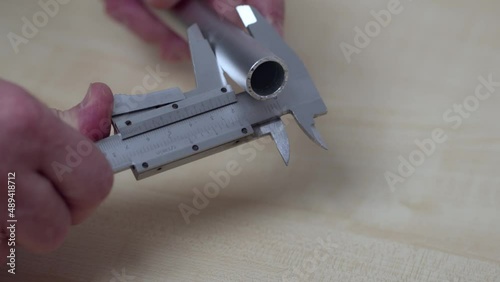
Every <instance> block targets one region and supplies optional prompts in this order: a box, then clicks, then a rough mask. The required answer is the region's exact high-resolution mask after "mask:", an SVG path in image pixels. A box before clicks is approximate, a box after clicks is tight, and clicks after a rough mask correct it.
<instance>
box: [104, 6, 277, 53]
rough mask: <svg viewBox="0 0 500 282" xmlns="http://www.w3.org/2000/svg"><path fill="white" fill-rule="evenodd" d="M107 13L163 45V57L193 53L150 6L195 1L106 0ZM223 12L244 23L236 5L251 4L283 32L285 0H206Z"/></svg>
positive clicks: (146, 39) (229, 17)
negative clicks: (151, 10) (150, 9)
mask: <svg viewBox="0 0 500 282" xmlns="http://www.w3.org/2000/svg"><path fill="white" fill-rule="evenodd" d="M104 1H105V3H106V11H107V13H108V14H109V15H110V16H111V17H113V18H114V19H116V20H117V21H118V22H121V23H122V24H124V25H125V26H127V27H128V28H129V29H130V30H131V31H132V32H134V33H135V34H137V35H138V36H139V37H141V38H142V39H143V40H145V41H147V42H150V43H153V44H157V45H159V46H160V51H161V55H162V58H164V59H165V60H168V61H179V60H182V59H184V58H187V57H188V56H189V49H188V45H187V43H186V42H185V41H184V40H183V39H182V38H181V37H179V36H178V35H176V34H175V33H174V32H173V31H171V30H170V29H169V28H168V27H166V26H165V25H164V24H163V23H161V22H160V21H159V20H158V19H157V18H156V17H155V16H154V15H153V14H152V13H151V12H150V11H149V10H148V8H147V7H146V5H151V6H153V7H155V8H160V9H170V8H172V7H174V6H175V5H177V4H178V3H179V2H181V1H191V0H104ZM205 1H207V2H208V3H209V4H210V6H211V7H212V8H213V9H214V10H215V11H216V12H217V13H218V14H219V15H222V16H223V17H225V18H226V19H228V20H230V21H231V22H233V23H238V22H240V19H239V16H238V15H237V13H236V9H235V7H236V6H238V5H243V4H248V5H252V6H254V7H255V8H257V9H258V10H259V11H260V12H261V13H262V14H263V15H264V17H266V18H267V19H268V20H269V21H270V22H271V23H272V24H273V25H274V26H275V27H276V29H277V30H278V31H279V32H280V33H282V31H283V21H284V13H285V4H284V0H205Z"/></svg>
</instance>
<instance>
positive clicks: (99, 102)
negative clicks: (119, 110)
mask: <svg viewBox="0 0 500 282" xmlns="http://www.w3.org/2000/svg"><path fill="white" fill-rule="evenodd" d="M54 112H55V113H56V114H57V116H59V118H61V120H63V121H64V122H65V123H67V124H69V125H70V126H71V127H73V128H74V129H76V130H78V131H79V132H80V133H82V134H83V135H84V136H86V137H87V138H89V139H91V140H92V141H94V142H95V141H99V140H101V139H103V138H105V137H108V136H109V133H110V131H111V115H112V112H113V93H112V92H111V89H109V87H108V86H107V85H106V84H103V83H94V84H91V85H90V87H89V90H88V91H87V95H86V96H85V98H84V99H83V101H82V102H81V103H80V104H78V105H76V106H75V107H73V108H71V109H69V110H67V111H59V110H54Z"/></svg>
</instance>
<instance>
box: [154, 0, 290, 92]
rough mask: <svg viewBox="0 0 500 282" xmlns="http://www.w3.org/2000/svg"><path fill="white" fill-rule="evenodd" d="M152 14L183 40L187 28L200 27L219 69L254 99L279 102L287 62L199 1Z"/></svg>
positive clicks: (285, 79) (188, 1)
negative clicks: (274, 99)
mask: <svg viewBox="0 0 500 282" xmlns="http://www.w3.org/2000/svg"><path fill="white" fill-rule="evenodd" d="M153 12H154V13H155V14H156V15H157V16H158V17H159V18H160V19H161V20H163V21H164V22H165V23H166V24H167V25H168V26H170V27H171V29H172V30H174V31H175V32H176V33H178V34H180V35H181V36H183V37H184V38H185V37H186V36H185V30H186V29H187V27H188V26H190V25H192V24H195V23H196V24H198V26H199V27H200V30H201V31H202V33H203V35H204V36H205V37H206V39H207V40H208V42H209V43H210V44H211V46H212V49H213V50H214V53H215V55H216V57H217V61H218V63H219V65H220V66H221V67H222V69H223V70H224V71H225V72H226V73H227V74H228V75H229V76H230V77H231V78H232V79H233V80H234V81H235V82H236V83H237V84H238V85H239V86H240V87H242V88H243V89H245V90H246V92H247V93H248V94H250V95H251V96H252V97H253V98H255V99H257V100H268V99H273V98H276V97H277V96H278V95H279V94H280V93H281V92H282V90H283V88H284V87H285V85H286V82H287V80H288V67H287V65H286V64H285V63H284V61H283V60H282V59H280V58H279V57H278V56H276V55H275V54H273V52H271V51H270V50H269V49H267V48H265V47H264V46H262V45H261V44H260V43H259V42H258V41H257V40H255V39H254V38H253V37H251V36H250V35H249V34H248V33H246V32H244V31H243V30H242V29H240V28H238V27H237V26H235V25H233V24H231V23H228V22H227V21H226V20H223V19H222V17H221V16H218V15H217V14H215V12H213V11H212V10H211V9H210V8H208V7H207V6H206V5H204V4H202V3H200V2H199V1H197V0H187V1H181V3H180V4H178V5H177V6H175V7H174V9H172V11H171V12H170V15H169V14H168V12H166V11H157V10H156V11H155V10H153Z"/></svg>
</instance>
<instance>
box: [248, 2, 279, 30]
mask: <svg viewBox="0 0 500 282" xmlns="http://www.w3.org/2000/svg"><path fill="white" fill-rule="evenodd" d="M247 2H248V5H251V6H254V7H255V8H256V9H257V10H259V12H260V13H261V14H262V15H263V16H264V17H265V18H266V19H267V20H268V21H269V22H270V23H271V24H272V25H274V27H275V28H276V29H277V30H278V32H279V33H280V34H281V35H283V25H284V21H285V1H284V0H266V1H262V0H247Z"/></svg>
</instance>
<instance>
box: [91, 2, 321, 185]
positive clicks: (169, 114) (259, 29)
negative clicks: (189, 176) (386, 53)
mask: <svg viewBox="0 0 500 282" xmlns="http://www.w3.org/2000/svg"><path fill="white" fill-rule="evenodd" d="M249 10H250V11H252V12H253V16H254V17H255V19H256V21H254V23H252V24H250V25H248V26H247V29H248V32H249V33H250V35H251V36H252V37H253V38H255V39H256V40H257V41H259V42H260V43H261V44H262V45H263V46H265V47H266V48H268V49H269V50H271V51H272V52H273V53H274V54H276V55H277V56H279V57H280V58H281V59H283V60H284V61H285V63H286V64H287V65H288V72H289V73H288V83H287V84H286V86H285V88H284V90H283V93H282V94H281V95H279V96H278V97H277V98H276V99H270V100H266V101H259V100H256V99H253V98H252V97H251V96H250V95H248V93H245V92H243V93H240V94H238V95H236V94H235V93H234V91H233V90H232V88H231V86H230V85H228V83H227V82H226V79H225V78H224V76H223V71H222V69H221V67H220V66H219V65H218V63H217V60H216V57H215V55H214V52H213V50H212V48H211V46H210V44H209V43H208V41H207V40H206V39H205V38H204V37H203V35H202V33H201V31H200V29H199V28H198V26H197V25H193V26H191V27H190V28H189V29H188V41H189V45H190V51H191V56H192V60H193V65H194V70H195V76H196V84H197V88H196V89H194V90H192V91H189V92H186V93H182V91H181V90H180V89H179V88H173V89H168V90H165V91H159V92H155V93H150V94H145V95H134V96H131V95H115V104H114V111H113V117H112V122H113V127H114V129H115V132H116V134H115V135H113V136H111V137H108V138H106V139H104V140H102V141H99V142H98V143H97V146H98V147H99V148H100V150H101V151H102V152H103V153H104V154H105V156H106V158H107V159H108V161H109V162H110V164H111V166H112V168H113V170H114V172H115V173H118V172H121V171H124V170H127V169H132V171H133V173H134V175H135V177H136V179H137V180H140V179H144V178H146V177H149V176H152V175H155V174H157V173H160V172H163V171H166V170H169V169H171V168H174V167H177V166H179V165H183V164H186V163H189V162H192V161H194V160H197V159H200V158H202V157H205V156H207V155H210V154H213V153H217V152H220V151H222V150H225V149H227V148H230V147H232V146H235V145H237V144H241V141H248V140H251V139H254V138H259V137H262V136H264V135H270V136H271V137H272V138H273V140H274V141H275V142H276V144H277V148H278V150H279V152H280V154H281V156H282V158H283V160H284V162H285V164H288V162H289V159H290V146H289V141H288V136H287V133H286V131H285V126H284V124H283V122H282V121H281V117H282V116H284V115H286V114H289V113H291V114H292V115H293V116H294V117H295V119H296V121H297V123H298V124H299V125H300V127H301V129H302V130H303V131H304V133H305V134H306V135H307V136H308V137H309V138H310V139H311V140H313V141H314V142H315V143H316V144H318V145H319V146H321V147H322V148H324V149H326V144H325V142H324V141H323V139H322V138H321V136H320V134H319V132H318V131H317V130H316V128H315V126H314V118H315V117H317V116H320V115H324V114H326V113H327V108H326V106H325V104H324V102H323V100H322V99H321V97H320V95H319V93H318V91H317V89H316V87H315V86H314V83H313V81H312V79H311V77H310V76H309V73H308V71H307V69H306V68H305V66H304V64H303V63H302V61H301V60H300V59H299V57H298V56H297V55H296V54H295V52H294V51H293V50H292V49H291V48H290V47H289V46H288V45H287V44H286V43H285V42H284V41H283V40H282V38H281V37H280V35H279V34H278V33H277V31H276V30H275V29H274V28H273V27H272V26H271V25H270V24H269V23H268V22H267V21H266V20H265V19H264V18H263V17H262V15H261V14H260V13H259V12H258V11H257V10H256V9H254V8H250V7H248V9H247V11H249ZM240 16H243V15H240ZM247 16H248V15H247ZM243 21H244V22H245V19H243Z"/></svg>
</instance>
